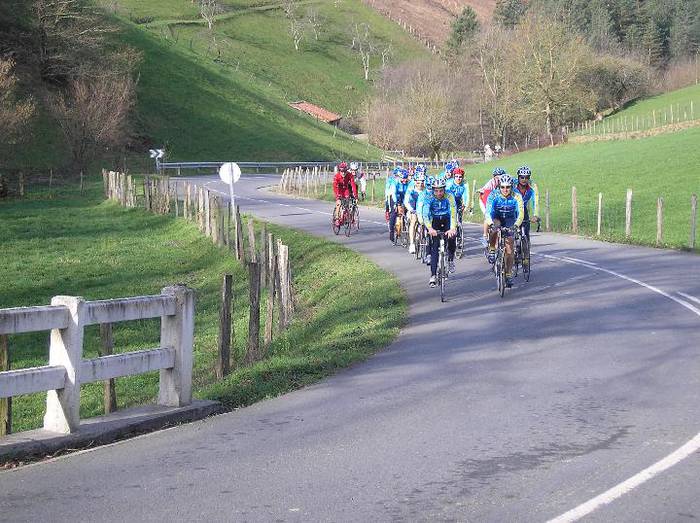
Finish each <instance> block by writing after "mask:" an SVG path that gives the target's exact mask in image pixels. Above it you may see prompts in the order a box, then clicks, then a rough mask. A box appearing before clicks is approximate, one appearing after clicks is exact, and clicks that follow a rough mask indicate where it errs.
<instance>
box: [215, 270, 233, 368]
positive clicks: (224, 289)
mask: <svg viewBox="0 0 700 523" xmlns="http://www.w3.org/2000/svg"><path fill="white" fill-rule="evenodd" d="M232 289H233V275H231V274H224V280H223V283H222V285H221V304H220V305H219V339H218V349H219V350H218V359H217V361H216V377H217V379H223V378H225V377H226V376H228V374H229V372H231V341H232V336H231V309H232V307H231V303H232V301H233V300H232Z"/></svg>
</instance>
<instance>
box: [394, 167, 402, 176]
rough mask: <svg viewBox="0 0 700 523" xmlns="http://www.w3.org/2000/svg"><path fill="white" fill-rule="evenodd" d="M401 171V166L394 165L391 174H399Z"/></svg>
mask: <svg viewBox="0 0 700 523" xmlns="http://www.w3.org/2000/svg"><path fill="white" fill-rule="evenodd" d="M402 172H403V169H402V168H401V167H394V170H393V171H392V174H393V175H394V176H401V173H402Z"/></svg>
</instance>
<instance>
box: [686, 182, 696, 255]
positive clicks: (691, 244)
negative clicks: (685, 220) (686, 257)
mask: <svg viewBox="0 0 700 523" xmlns="http://www.w3.org/2000/svg"><path fill="white" fill-rule="evenodd" d="M697 230H698V195H697V194H693V195H692V196H691V197H690V238H689V239H688V247H690V248H691V249H695V235H696V233H697Z"/></svg>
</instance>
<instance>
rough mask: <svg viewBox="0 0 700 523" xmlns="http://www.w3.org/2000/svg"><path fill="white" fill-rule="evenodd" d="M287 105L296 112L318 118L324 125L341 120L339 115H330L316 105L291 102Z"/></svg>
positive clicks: (330, 113)
mask: <svg viewBox="0 0 700 523" xmlns="http://www.w3.org/2000/svg"><path fill="white" fill-rule="evenodd" d="M289 105H290V106H291V107H294V109H297V110H298V111H301V112H304V113H306V114H310V115H311V116H313V117H314V118H318V119H319V120H321V121H324V122H326V123H333V122H337V121H338V120H340V119H341V116H340V115H339V114H335V113H332V112H330V111H328V110H326V109H324V108H323V107H319V106H318V105H314V104H312V103H309V102H305V101H301V102H292V103H290V104H289Z"/></svg>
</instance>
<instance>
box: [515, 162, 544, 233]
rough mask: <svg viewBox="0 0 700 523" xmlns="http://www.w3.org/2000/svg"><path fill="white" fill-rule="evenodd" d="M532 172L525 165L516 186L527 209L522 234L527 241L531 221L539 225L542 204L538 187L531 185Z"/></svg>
mask: <svg viewBox="0 0 700 523" xmlns="http://www.w3.org/2000/svg"><path fill="white" fill-rule="evenodd" d="M531 176H532V171H530V168H529V167H528V166H527V165H523V166H522V167H520V169H518V184H517V185H516V186H515V192H516V193H518V194H520V197H521V198H522V199H523V206H524V208H525V217H524V218H523V225H522V232H523V234H524V235H525V236H527V239H528V240H529V239H530V220H532V221H534V222H535V223H537V222H538V221H539V220H540V202H539V199H540V198H539V194H538V192H537V186H532V185H531V184H530V177H531Z"/></svg>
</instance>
